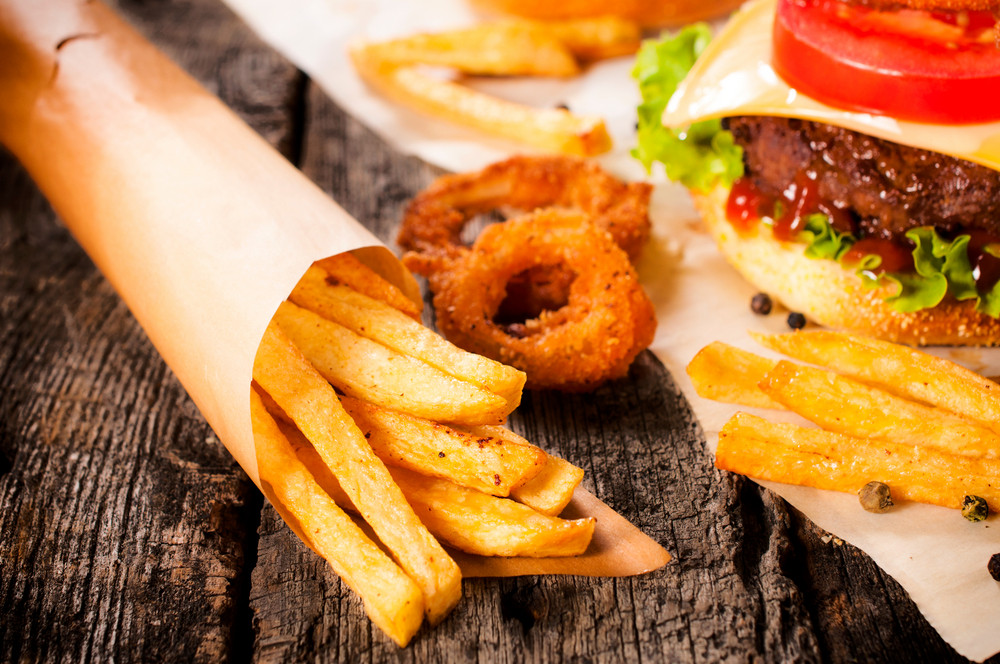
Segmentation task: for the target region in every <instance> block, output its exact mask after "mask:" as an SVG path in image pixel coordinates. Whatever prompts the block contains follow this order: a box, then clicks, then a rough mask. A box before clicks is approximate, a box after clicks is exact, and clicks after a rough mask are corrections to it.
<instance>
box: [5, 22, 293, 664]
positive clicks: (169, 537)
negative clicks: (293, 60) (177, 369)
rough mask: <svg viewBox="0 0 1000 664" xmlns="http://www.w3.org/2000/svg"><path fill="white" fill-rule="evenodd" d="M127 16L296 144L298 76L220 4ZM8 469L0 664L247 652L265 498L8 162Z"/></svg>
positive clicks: (278, 139) (278, 138) (186, 658)
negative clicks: (253, 567)
mask: <svg viewBox="0 0 1000 664" xmlns="http://www.w3.org/2000/svg"><path fill="white" fill-rule="evenodd" d="M119 6H120V8H121V9H122V10H123V12H124V13H125V15H126V16H127V17H130V18H131V19H133V20H135V22H136V24H137V25H138V26H139V27H140V28H141V29H142V28H144V29H145V31H146V32H147V34H150V35H151V36H152V37H153V38H154V39H155V40H156V41H158V42H159V43H161V44H162V45H164V46H165V47H166V48H167V50H168V51H170V52H171V55H173V56H174V57H175V58H176V59H177V60H178V61H179V62H180V63H181V64H182V65H183V66H185V67H186V68H187V69H188V70H189V71H192V72H194V73H195V75H196V76H198V77H199V78H200V79H201V80H202V81H203V82H205V83H207V84H208V85H209V87H211V88H213V89H214V90H215V91H216V92H217V93H219V94H220V95H221V96H222V97H223V99H224V100H225V101H226V102H227V103H229V104H230V105H231V106H233V107H234V108H236V109H237V110H238V111H240V112H242V114H243V116H244V117H245V118H246V119H247V120H248V121H249V122H251V124H253V125H254V126H255V128H257V129H258V131H261V132H262V133H264V134H265V135H266V136H267V137H268V138H269V139H270V140H272V141H273V142H274V143H276V144H279V145H280V144H282V142H283V141H284V142H285V143H290V142H291V141H290V139H291V136H292V134H293V132H292V131H291V127H292V123H291V122H290V120H289V117H290V115H291V113H290V111H289V108H290V105H291V101H292V100H294V98H295V92H296V91H297V90H298V87H299V85H300V80H301V78H300V75H299V74H298V72H297V71H296V70H295V69H294V68H293V67H291V66H290V65H289V64H288V63H287V62H285V61H283V60H282V59H281V58H280V57H278V56H276V55H275V54H274V53H273V51H270V50H269V49H266V48H265V47H263V45H262V44H261V43H260V42H259V41H258V40H256V39H255V38H254V37H253V36H252V35H250V34H249V33H248V32H247V31H246V30H245V29H244V28H243V27H242V25H241V24H240V23H239V22H238V21H237V20H236V19H235V18H234V17H233V16H232V15H231V14H230V13H229V12H228V10H226V9H225V8H224V7H223V6H222V5H220V4H219V3H207V2H189V3H152V4H151V3H141V2H122V3H120V5H119ZM0 458H2V459H3V463H2V464H0V661H4V662H34V661H39V662H50V661H51V662H54V661H66V662H84V661H116V660H117V661H181V662H193V661H202V662H216V661H220V660H224V659H227V658H229V657H230V656H233V655H234V654H235V655H239V654H240V653H241V652H242V653H249V649H250V647H251V646H252V643H249V642H248V640H250V639H252V634H251V630H250V622H249V618H250V617H249V615H248V613H247V601H246V597H247V596H248V594H249V589H248V585H249V569H248V566H247V562H248V561H247V560H246V558H245V551H250V553H251V554H252V553H253V551H254V548H253V547H252V546H251V547H250V548H249V549H248V548H247V544H248V543H249V544H251V545H252V544H253V543H254V542H255V539H256V524H257V521H258V519H259V510H260V505H261V498H260V496H259V493H258V492H257V491H256V489H255V488H254V487H253V486H252V484H251V483H250V482H249V481H248V480H247V478H246V477H245V475H244V474H243V473H242V472H241V471H240V470H239V469H238V467H237V466H236V464H235V463H234V461H233V460H232V458H231V457H230V456H229V454H228V453H227V452H226V451H225V449H224V448H223V447H222V445H221V444H220V443H219V441H218V440H217V439H216V438H215V436H214V434H213V433H212V431H211V430H210V428H209V427H208V426H207V424H206V423H205V421H204V418H202V416H201V415H200V413H198V411H197V409H196V408H195V407H194V405H193V404H192V403H191V402H190V400H189V398H188V397H187V395H186V394H185V392H184V390H183V389H182V387H181V386H180V384H179V383H178V382H177V380H176V379H175V378H174V376H173V375H172V374H171V373H170V371H169V370H168V369H167V367H166V366H165V365H164V364H163V362H162V360H161V359H160V358H159V356H158V355H157V354H156V352H155V350H154V349H153V348H152V347H151V345H150V344H149V342H148V340H147V339H146V337H145V335H144V334H143V332H142V330H141V329H140V328H139V326H138V325H137V324H136V322H135V320H134V319H133V318H132V316H131V315H130V314H129V312H128V311H127V309H126V307H125V306H124V305H123V304H122V302H121V300H120V299H119V298H118V296H117V295H116V294H115V293H114V291H113V290H112V289H111V287H110V286H109V285H108V283H107V282H106V281H105V280H104V279H103V278H102V277H101V276H100V274H99V273H98V272H97V271H96V269H95V268H94V267H93V264H92V263H91V262H90V261H89V259H88V258H87V257H86V256H85V254H84V253H83V252H82V250H81V249H80V248H79V247H78V245H77V244H76V243H75V242H74V241H73V239H72V238H71V237H70V236H69V234H68V233H67V232H66V231H65V229H63V228H62V227H61V226H60V225H59V224H58V222H57V220H56V219H55V217H54V215H53V213H52V212H51V210H49V208H48V207H47V205H46V204H45V202H44V200H43V199H42V197H41V196H40V194H39V193H38V191H37V190H36V189H35V188H34V186H33V185H32V184H31V183H30V181H29V179H28V178H27V176H26V175H25V174H24V172H23V171H22V170H21V169H20V167H19V166H18V165H17V164H16V163H15V162H14V160H13V159H12V158H11V157H10V156H9V155H7V154H6V153H3V154H2V155H0ZM251 562H252V560H251Z"/></svg>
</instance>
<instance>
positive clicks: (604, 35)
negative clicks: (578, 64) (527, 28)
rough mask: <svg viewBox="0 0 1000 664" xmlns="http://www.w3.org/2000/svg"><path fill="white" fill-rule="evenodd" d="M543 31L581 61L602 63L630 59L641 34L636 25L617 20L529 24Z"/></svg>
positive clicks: (599, 19) (595, 19)
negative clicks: (625, 56)
mask: <svg viewBox="0 0 1000 664" xmlns="http://www.w3.org/2000/svg"><path fill="white" fill-rule="evenodd" d="M528 23H530V24H532V25H535V26H537V27H539V28H540V29H542V30H545V31H546V32H547V33H548V34H550V35H552V36H553V37H555V38H556V39H558V40H559V41H560V42H562V43H563V45H564V46H565V47H566V48H567V49H569V50H570V52H571V53H573V55H575V56H576V57H577V58H580V59H581V60H588V61H593V60H604V59H606V58H614V57H618V56H621V55H631V54H632V53H635V52H636V51H637V50H638V49H639V44H640V42H641V41H642V31H641V30H640V29H639V26H638V24H636V23H634V22H632V21H627V20H625V19H622V18H619V17H617V16H600V17H595V18H580V19H567V20H564V21H529V22H528Z"/></svg>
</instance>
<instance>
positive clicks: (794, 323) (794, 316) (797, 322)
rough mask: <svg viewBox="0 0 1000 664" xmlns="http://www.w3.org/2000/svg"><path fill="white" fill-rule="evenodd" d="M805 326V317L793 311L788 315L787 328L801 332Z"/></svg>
mask: <svg viewBox="0 0 1000 664" xmlns="http://www.w3.org/2000/svg"><path fill="white" fill-rule="evenodd" d="M805 326H806V317H805V316H803V315H802V314H800V313H798V312H795V311H793V312H792V313H790V314H788V327H790V328H792V329H793V330H801V329H802V328H804V327H805Z"/></svg>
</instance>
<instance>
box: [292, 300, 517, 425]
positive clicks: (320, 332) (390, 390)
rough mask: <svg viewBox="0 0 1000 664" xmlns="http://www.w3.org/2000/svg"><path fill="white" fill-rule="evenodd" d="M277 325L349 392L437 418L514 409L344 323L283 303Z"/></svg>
mask: <svg viewBox="0 0 1000 664" xmlns="http://www.w3.org/2000/svg"><path fill="white" fill-rule="evenodd" d="M274 319H275V321H276V322H277V324H278V326H279V327H281V329H282V331H283V332H284V333H285V334H287V335H288V337H289V338H290V339H291V340H292V342H293V343H294V344H295V345H296V346H297V347H298V348H299V349H300V350H301V351H302V352H303V353H304V354H305V356H306V357H308V358H309V361H310V362H311V363H312V364H313V365H314V366H315V367H316V369H317V370H318V371H319V372H320V374H322V375H323V377H324V378H326V379H327V380H328V381H329V382H330V383H332V384H333V385H334V386H336V387H337V389H339V390H341V391H342V392H344V393H345V394H347V395H349V396H352V397H355V398H358V399H364V400H365V401H370V402H372V403H377V404H380V405H382V406H385V407H387V408H392V409H393V410H398V411H401V412H404V413H410V414H412V415H416V416H418V417H424V418H427V419H430V420H435V421H438V422H449V423H460V424H472V425H475V424H496V423H499V422H502V421H503V420H504V419H505V418H506V417H507V415H508V414H509V413H510V411H511V410H512V408H511V406H510V404H509V402H508V401H507V400H506V399H504V398H503V397H501V396H500V395H497V394H494V393H493V392H491V391H489V390H486V389H483V388H481V387H478V386H476V385H473V384H472V383H467V382H465V381H463V380H458V379H457V378H453V377H451V376H449V375H447V374H445V373H444V372H442V371H439V370H438V369H435V368H434V367H432V366H430V365H428V364H426V363H425V362H423V361H421V360H418V359H416V358H414V357H410V356H409V355H404V354H402V353H398V352H396V351H394V350H391V349H389V348H386V347H385V346H383V345H382V344H380V343H377V342H375V341H372V340H371V339H366V338H365V337H362V336H360V335H357V334H355V333H353V332H351V331H350V330H348V329H347V328H345V327H343V326H342V325H338V324H337V323H334V322H333V321H329V320H327V319H325V318H323V317H322V316H319V315H318V314H314V313H313V312H311V311H308V310H306V309H302V308H301V307H298V306H296V305H295V304H292V303H291V302H283V303H282V304H281V305H280V306H279V307H278V311H277V313H276V314H275V317H274Z"/></svg>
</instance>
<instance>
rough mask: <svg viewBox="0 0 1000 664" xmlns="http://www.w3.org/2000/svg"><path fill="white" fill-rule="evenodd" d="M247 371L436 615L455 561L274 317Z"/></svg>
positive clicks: (449, 589) (444, 603) (449, 590)
mask: <svg viewBox="0 0 1000 664" xmlns="http://www.w3.org/2000/svg"><path fill="white" fill-rule="evenodd" d="M253 377H254V380H255V381H256V382H257V383H258V384H259V385H260V386H261V388H262V389H263V390H264V391H265V392H267V394H268V395H269V396H270V397H271V398H272V399H273V400H274V401H275V403H276V404H277V405H278V407H280V408H281V409H282V411H284V413H285V414H286V415H287V416H288V417H289V419H291V421H293V422H294V423H295V425H296V426H297V427H298V429H299V430H300V431H302V433H303V434H304V435H305V437H306V438H307V439H308V440H309V442H310V443H312V445H313V447H314V448H315V449H316V451H317V452H318V453H319V455H320V457H321V458H322V459H323V461H324V463H325V464H326V465H327V466H328V467H329V468H330V470H331V472H332V473H333V475H334V476H335V477H336V478H337V480H338V482H339V483H340V485H341V487H343V489H344V491H345V493H346V494H347V495H348V496H349V497H350V500H351V502H352V503H353V504H354V505H355V506H356V507H357V509H358V511H359V512H360V514H361V515H362V517H364V520H365V521H366V522H367V523H368V525H369V526H371V528H372V530H374V531H375V533H376V534H377V536H378V538H379V540H380V541H381V542H382V544H383V545H385V546H386V547H387V548H388V549H389V550H390V551H391V552H392V554H393V556H394V557H395V559H396V560H397V561H398V563H399V565H400V566H401V567H402V568H403V569H404V570H405V571H406V573H407V575H409V577H410V578H412V579H413V580H414V581H416V582H417V585H418V586H419V587H420V589H421V591H422V592H423V594H424V609H425V612H426V615H427V619H428V620H429V621H430V622H431V624H436V623H438V622H440V620H442V619H443V618H444V616H445V615H447V614H448V612H449V611H450V610H451V609H452V608H453V607H454V606H455V604H456V603H457V602H458V600H459V598H460V597H461V592H462V590H461V573H460V572H459V569H458V566H457V565H456V564H455V562H454V561H453V560H452V559H451V558H450V557H449V556H448V555H447V553H445V551H444V550H443V549H442V548H441V545H440V544H439V543H438V542H437V540H435V539H434V537H432V536H431V534H430V533H429V532H428V531H427V529H426V528H425V527H424V525H423V524H422V523H421V522H420V520H419V519H418V518H417V516H416V515H415V514H414V513H413V510H412V508H410V506H409V504H408V503H407V502H406V499H405V497H404V496H403V493H402V492H401V491H400V489H399V487H398V486H397V485H396V483H395V482H394V481H393V479H392V476H391V475H390V474H389V471H388V470H387V469H386V467H385V465H384V464H383V463H382V462H381V461H380V460H379V459H378V458H377V457H376V456H375V454H374V453H373V452H372V450H371V447H369V446H368V444H367V442H366V441H365V438H364V435H363V434H362V433H361V431H360V429H358V427H357V425H356V424H355V423H354V421H353V420H351V418H350V416H349V415H348V414H347V412H346V411H345V410H344V408H343V406H342V405H341V404H340V401H339V400H338V398H337V394H336V392H335V391H334V389H333V387H331V386H330V384H329V383H328V382H327V381H326V380H325V379H324V378H323V377H322V376H320V374H319V373H318V372H317V371H316V370H315V369H314V368H313V366H312V365H311V364H310V363H309V361H308V360H307V359H306V357H305V356H304V355H303V354H302V353H301V352H300V351H299V350H298V349H297V348H296V347H295V345H294V344H293V343H292V341H290V340H289V339H288V338H287V337H286V336H285V335H284V334H283V333H282V332H281V330H280V329H279V328H278V327H277V326H275V325H274V324H273V323H272V324H271V325H270V326H269V327H268V329H267V331H266V333H265V334H264V338H263V340H262V341H261V345H260V347H259V348H258V351H257V358H256V361H255V363H254V370H253Z"/></svg>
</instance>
